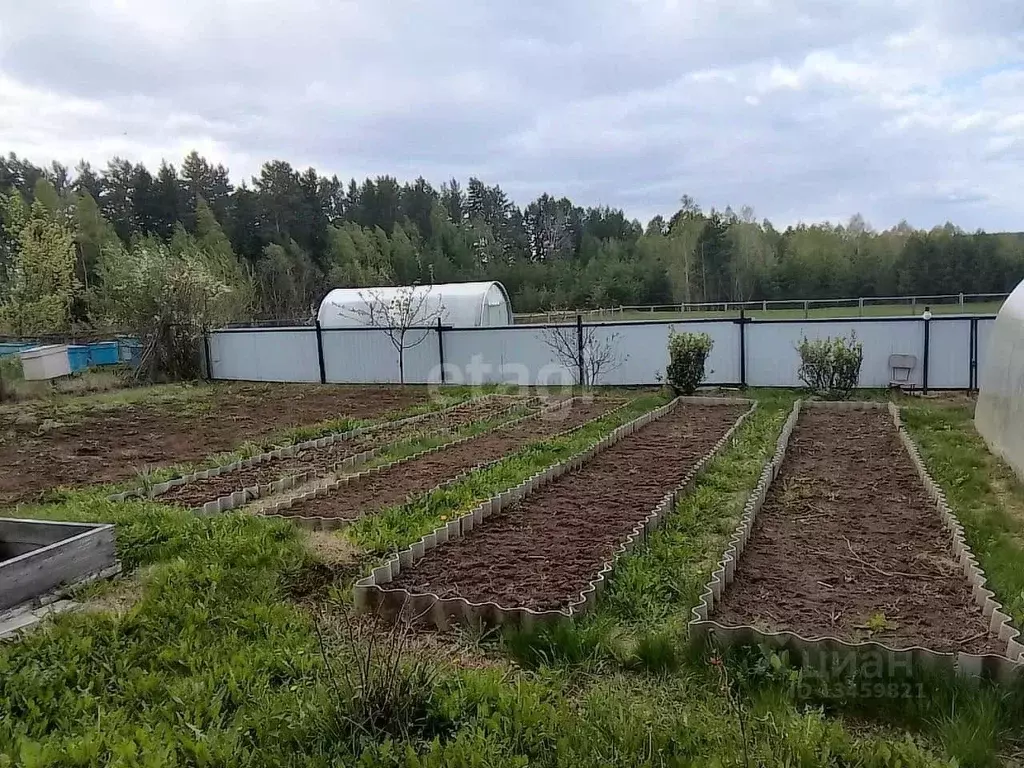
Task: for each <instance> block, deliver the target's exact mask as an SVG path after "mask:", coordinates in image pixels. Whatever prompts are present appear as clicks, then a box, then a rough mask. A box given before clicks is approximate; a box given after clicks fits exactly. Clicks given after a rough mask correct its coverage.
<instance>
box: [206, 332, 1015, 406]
mask: <svg viewBox="0 0 1024 768" xmlns="http://www.w3.org/2000/svg"><path fill="white" fill-rule="evenodd" d="M994 322H995V315H975V316H967V315H935V316H933V317H931V318H930V319H927V320H926V319H924V318H923V317H886V318H875V317H864V318H846V319H815V320H803V319H786V320H781V319H779V320H764V319H755V318H749V317H740V318H736V319H721V320H719V319H697V320H684V321H671V320H664V321H634V322H584V321H583V319H582V317H581V316H578V317H577V321H576V323H573V324H547V325H513V326H504V327H497V328H451V327H446V326H441V325H437V326H431V327H426V328H417V329H414V330H412V331H410V334H413V336H412V338H413V339H419V340H420V341H421V343H419V344H417V345H416V346H415V347H413V348H412V349H408V350H406V352H405V364H404V368H405V382H406V383H419V384H424V383H426V384H489V383H512V384H520V385H524V386H527V385H560V384H574V383H577V382H579V381H580V375H581V371H580V363H579V362H578V361H579V354H578V353H580V352H582V355H583V357H584V359H586V356H587V355H589V354H591V353H592V349H593V348H596V347H604V348H606V349H610V350H611V351H612V353H613V358H614V359H613V360H612V361H611V363H610V364H609V365H608V366H606V368H605V370H604V372H603V373H602V375H601V376H600V378H599V380H598V381H597V382H596V383H597V384H600V385H644V384H657V383H659V382H661V381H662V380H663V377H664V374H665V368H666V365H667V363H668V336H669V332H670V331H671V330H673V329H675V330H677V331H700V332H703V333H707V334H709V335H710V336H711V338H712V341H713V342H714V346H713V348H712V351H711V355H710V356H709V358H708V362H707V376H706V380H705V383H706V384H709V385H719V386H757V387H797V386H800V380H799V377H798V370H799V366H800V357H799V354H798V353H797V350H796V346H797V344H798V343H799V342H800V340H801V339H803V338H808V339H816V338H824V337H828V336H832V337H835V336H839V335H842V336H847V337H849V336H850V335H855V336H856V338H857V340H858V341H860V342H862V343H863V346H864V362H863V365H862V367H861V377H860V386H861V387H870V388H875V387H886V386H889V384H890V382H891V381H892V379H893V372H892V370H891V368H890V366H889V356H890V355H912V356H914V357H915V358H916V364H915V366H914V368H913V370H912V371H911V372H910V376H909V382H908V383H909V384H910V385H911V386H914V387H916V388H920V389H923V390H926V391H927V390H928V389H958V390H973V389H976V388H977V380H978V370H979V369H980V366H981V365H982V362H983V358H984V355H985V353H986V349H987V346H986V344H987V338H988V334H989V332H990V330H991V327H992V324H993V323H994ZM573 330H575V331H576V334H575V337H576V339H578V342H577V345H578V348H577V350H576V352H577V355H571V356H564V355H563V356H559V355H558V354H556V353H555V352H554V351H553V350H552V346H551V344H550V334H552V333H556V332H560V333H572V331H573ZM584 338H585V339H586V340H587V342H589V344H588V343H587V342H584ZM205 348H206V356H207V360H208V366H209V367H208V370H209V372H210V376H211V378H214V379H232V380H248V381H296V382H321V383H347V384H369V383H375V384H376V383H397V382H398V381H399V380H400V378H399V364H398V360H399V357H398V350H397V349H396V348H395V347H394V345H393V344H392V342H391V340H390V338H389V337H388V334H387V333H386V332H385V331H383V330H381V329H377V328H338V329H327V328H321V327H319V326H312V327H310V326H292V327H277V328H224V329H219V330H216V331H212V332H210V333H209V334H207V336H206V340H205Z"/></svg>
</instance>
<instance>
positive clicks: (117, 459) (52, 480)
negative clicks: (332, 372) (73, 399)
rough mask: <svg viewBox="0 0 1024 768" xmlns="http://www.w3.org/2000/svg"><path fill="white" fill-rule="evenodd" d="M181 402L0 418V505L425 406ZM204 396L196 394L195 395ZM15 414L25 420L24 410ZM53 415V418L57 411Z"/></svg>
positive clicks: (220, 399)
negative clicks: (337, 421)
mask: <svg viewBox="0 0 1024 768" xmlns="http://www.w3.org/2000/svg"><path fill="white" fill-rule="evenodd" d="M202 389H209V390H212V391H211V392H209V393H208V394H206V393H203V394H197V397H196V399H195V401H192V400H189V401H184V402H176V403H162V404H133V405H124V406H121V407H118V408H116V409H111V408H105V409H100V408H95V409H93V410H87V411H85V412H82V413H77V412H76V414H75V421H74V423H68V424H61V423H59V421H58V422H57V424H56V425H55V426H54V425H50V426H51V427H52V428H49V429H46V430H45V431H44V430H43V429H41V428H38V427H39V423H38V420H36V421H35V422H33V423H32V424H29V425H27V426H26V425H25V424H19V423H16V422H17V419H18V417H17V416H16V415H15V414H14V413H4V414H0V436H2V440H0V467H2V468H3V471H2V472H0V506H3V505H5V504H14V503H18V502H29V501H33V500H38V499H39V498H40V496H41V494H42V493H43V492H44V491H46V490H49V489H51V488H55V487H57V486H65V487H72V486H81V485H89V484H94V483H108V482H114V481H118V480H124V479H126V478H129V477H132V476H133V475H135V474H137V473H138V472H140V471H142V470H144V469H151V468H154V467H158V466H162V465H167V464H173V463H177V462H187V461H198V460H200V459H202V458H204V457H206V456H208V455H209V454H213V453H219V452H222V451H228V450H231V449H233V448H235V447H237V446H238V445H240V444H242V443H244V442H245V441H247V440H259V439H261V438H265V437H267V436H268V435H270V434H272V433H274V432H277V431H280V430H284V429H288V428H292V427H297V426H301V425H305V424H314V423H316V422H318V421H324V420H326V419H333V418H342V417H350V418H354V419H368V418H381V417H386V416H387V415H388V414H389V413H391V412H394V411H399V410H402V409H405V408H408V407H410V406H412V405H415V404H417V403H423V402H426V401H427V400H428V399H429V398H430V391H429V390H428V389H427V388H426V387H404V388H399V387H375V386H363V387H350V386H319V385H316V386H312V385H294V384H230V385H216V386H213V387H209V388H206V387H204V388H202ZM204 394H205V396H203V395H204ZM18 413H20V415H21V417H22V418H23V419H24V418H25V416H26V414H25V413H21V412H18ZM58 419H59V415H58Z"/></svg>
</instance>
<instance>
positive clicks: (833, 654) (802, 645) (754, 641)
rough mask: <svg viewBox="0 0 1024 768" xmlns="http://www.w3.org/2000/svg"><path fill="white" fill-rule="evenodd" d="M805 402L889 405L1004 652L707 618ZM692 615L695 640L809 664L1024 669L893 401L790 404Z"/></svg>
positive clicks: (1005, 619)
mask: <svg viewBox="0 0 1024 768" xmlns="http://www.w3.org/2000/svg"><path fill="white" fill-rule="evenodd" d="M803 407H811V408H832V409H835V410H857V409H859V410H873V409H878V410H881V409H888V411H889V413H890V415H891V416H892V418H893V424H894V426H895V427H896V429H897V432H898V434H899V436H900V441H901V442H902V443H903V446H904V448H905V449H906V450H907V453H908V454H909V455H910V458H911V460H912V461H913V463H914V465H915V466H916V467H917V471H918V475H919V476H920V478H921V481H922V482H923V483H924V486H925V489H926V491H927V493H928V495H929V497H930V498H931V499H932V501H933V502H934V504H935V506H936V510H937V511H938V512H939V514H940V516H941V517H942V520H943V522H944V523H945V524H946V527H947V529H948V530H949V531H950V534H951V537H952V547H953V551H954V553H955V554H956V556H957V558H958V559H959V562H960V565H961V567H962V569H963V571H964V575H965V577H966V578H967V580H968V583H969V584H970V586H971V590H972V596H973V599H974V601H975V603H976V604H977V605H978V606H979V607H980V608H981V609H982V611H983V615H984V616H986V617H988V618H989V632H990V633H991V634H992V635H993V636H995V637H998V638H999V639H1000V640H1001V641H1004V642H1006V644H1007V650H1006V656H1005V657H1004V656H995V655H991V654H988V655H975V654H968V653H952V652H941V653H940V652H938V651H933V650H930V649H928V648H923V647H921V646H907V647H892V646H888V645H885V644H883V643H875V642H863V643H853V642H847V641H844V640H841V639H839V638H837V637H835V636H831V635H829V636H822V637H811V638H806V637H803V636H801V635H798V634H796V633H795V632H767V631H761V630H759V629H756V628H755V627H753V626H750V625H743V626H739V627H736V626H727V625H724V624H720V623H718V622H717V621H714V620H713V619H711V618H710V616H711V614H712V612H713V611H714V608H715V604H716V603H717V602H718V601H720V600H721V599H722V595H723V594H724V592H725V590H726V589H727V588H728V586H729V584H731V583H732V581H733V579H734V577H735V572H736V564H737V562H738V560H739V558H740V557H741V556H742V554H743V550H744V548H745V547H746V544H747V542H748V541H749V540H750V536H751V535H752V532H753V527H754V520H755V518H756V517H757V513H758V512H759V511H760V509H761V507H762V505H763V504H764V502H765V499H766V498H767V495H768V489H769V487H770V486H771V484H772V482H773V481H774V480H775V478H776V477H778V474H779V471H780V469H781V467H782V463H783V461H784V459H785V457H786V449H787V447H788V445H789V439H790V437H791V435H792V434H793V430H794V428H795V427H796V423H797V420H798V419H799V417H800V412H801V409H802V408H803ZM691 615H692V617H693V618H692V619H691V621H690V624H689V627H690V638H691V640H692V641H694V642H697V643H700V642H704V641H706V640H707V639H708V638H709V637H712V636H713V637H714V638H715V639H716V640H717V641H719V642H721V643H722V644H723V645H726V646H733V645H763V646H767V647H769V648H772V649H775V650H788V651H796V652H798V653H800V654H801V655H802V657H803V658H804V659H806V660H810V661H812V663H813V662H814V660H818V661H825V662H826V663H827V661H828V660H830V659H831V660H832V661H833V662H834V663H838V664H841V665H842V666H843V667H845V668H849V665H850V663H851V662H852V663H853V664H856V662H857V659H858V656H861V657H862V658H866V659H869V660H870V663H873V664H875V665H878V664H879V661H880V660H884V665H885V666H884V668H888V669H894V668H896V667H902V668H904V669H908V668H932V669H934V668H946V669H948V670H950V671H955V672H956V673H958V674H961V675H964V676H968V677H985V678H990V679H995V680H999V681H1009V680H1012V679H1015V678H1017V677H1019V676H1021V675H1022V672H1024V645H1022V644H1021V643H1020V642H1019V641H1018V638H1019V637H1020V633H1019V632H1018V631H1017V630H1016V629H1014V628H1013V626H1012V625H1011V623H1010V617H1009V616H1008V615H1007V614H1006V613H1004V612H1003V611H1002V606H1001V605H1000V604H999V603H998V602H996V601H995V600H994V593H993V592H992V591H991V590H989V589H986V588H985V575H984V572H983V571H982V570H981V568H979V567H978V562H977V559H976V558H975V557H974V555H973V554H972V553H971V551H970V548H969V547H968V546H967V543H966V542H965V540H964V532H963V526H961V525H960V523H959V521H958V520H957V518H956V515H955V514H954V513H953V511H952V509H951V508H950V507H949V504H948V503H947V502H946V497H945V494H944V493H943V492H942V490H941V489H940V488H939V486H938V484H937V483H936V482H935V481H934V480H933V479H932V477H931V475H930V474H929V472H928V470H927V468H926V467H925V465H924V462H923V461H922V459H921V455H920V452H919V450H918V448H917V446H916V445H915V444H914V441H913V440H912V439H911V437H910V435H909V434H908V433H907V431H906V429H905V428H904V427H903V422H902V420H901V418H900V413H899V408H897V407H896V406H895V405H894V404H892V403H889V404H888V405H886V404H884V403H869V402H807V403H805V402H803V401H801V400H797V401H796V402H795V403H794V404H793V409H792V411H791V412H790V414H789V417H788V418H787V419H786V422H785V424H784V426H783V428H782V432H781V434H780V435H779V439H778V441H777V442H776V447H775V453H774V455H773V456H772V457H771V459H769V460H768V462H767V463H766V464H765V466H764V469H763V471H762V472H761V477H760V479H759V480H758V482H757V486H756V487H755V488H754V491H753V492H752V493H751V495H750V497H749V498H748V499H747V502H746V505H745V506H744V509H743V515H742V518H741V520H740V523H739V525H738V526H737V528H736V530H735V532H734V533H733V534H732V538H731V539H730V541H729V544H728V545H727V546H726V549H725V552H724V554H723V555H722V558H721V560H720V561H719V563H718V567H717V568H715V570H714V571H712V574H711V579H710V580H709V581H708V582H707V584H706V585H705V588H704V592H703V593H702V594H701V596H700V599H699V602H698V604H697V605H696V606H695V607H694V608H693V610H692V613H691Z"/></svg>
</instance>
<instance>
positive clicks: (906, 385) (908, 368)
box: [889, 355, 917, 389]
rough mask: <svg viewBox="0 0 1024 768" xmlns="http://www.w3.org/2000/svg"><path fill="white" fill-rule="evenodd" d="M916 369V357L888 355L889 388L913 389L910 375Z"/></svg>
mask: <svg viewBox="0 0 1024 768" xmlns="http://www.w3.org/2000/svg"><path fill="white" fill-rule="evenodd" d="M916 367H917V356H916V355H889V371H890V374H889V386H890V387H895V388H897V389H913V388H914V384H913V382H911V380H910V375H911V374H912V373H913V372H914V369H915V368H916Z"/></svg>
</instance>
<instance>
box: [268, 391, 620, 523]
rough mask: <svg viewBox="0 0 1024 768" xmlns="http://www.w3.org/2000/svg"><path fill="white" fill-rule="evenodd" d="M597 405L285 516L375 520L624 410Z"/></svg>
mask: <svg viewBox="0 0 1024 768" xmlns="http://www.w3.org/2000/svg"><path fill="white" fill-rule="evenodd" d="M622 402H623V401H622V400H612V399H604V398H600V399H595V400H593V401H590V402H580V403H575V404H573V405H571V406H569V407H566V408H562V409H558V410H556V411H554V412H552V413H550V414H541V415H539V416H536V417H534V418H531V419H527V420H525V421H523V422H521V423H519V424H515V425H513V426H510V427H507V428H499V429H496V430H493V431H491V432H485V433H483V434H481V435H479V436H477V437H475V438H473V439H471V440H467V441H465V442H462V443H459V444H457V445H453V446H451V447H450V448H443V449H441V450H439V451H436V452H434V453H428V454H426V455H424V456H421V457H420V458H418V459H412V460H410V461H407V462H404V463H402V464H398V465H397V466H395V467H393V468H391V469H389V470H385V471H382V472H380V473H376V474H371V475H364V476H363V477H359V478H354V479H353V480H352V481H351V482H349V483H346V484H345V485H344V486H342V487H341V488H339V489H338V490H336V491H335V492H334V493H332V494H331V495H329V496H324V497H322V498H318V499H312V500H309V501H304V502H300V503H298V504H295V505H294V506H292V507H289V508H288V509H285V510H282V511H281V514H283V515H287V516H289V517H327V518H334V519H341V520H355V519H356V518H358V517H360V516H362V515H366V514H372V513H373V512H376V511H379V510H381V509H385V508H387V507H390V506H394V505H396V504H401V503H403V502H405V501H406V500H407V499H408V498H410V497H411V496H414V495H416V494H419V493H425V492H427V491H430V490H431V489H432V488H434V487H435V486H437V485H438V484H439V483H443V482H444V481H445V480H449V479H450V478H452V477H455V476H456V475H458V474H461V473H462V472H466V471H469V470H471V469H473V468H474V467H478V466H480V465H481V464H485V463H487V462H491V461H494V460H496V459H500V458H501V457H503V456H506V455H508V454H512V453H515V452H516V451H519V450H521V449H522V448H525V447H526V446H527V445H529V444H530V443H533V442H536V441H538V440H543V439H544V438H547V437H551V436H553V435H556V434H558V433H560V432H564V431H566V430H568V429H572V428H574V427H577V426H579V425H581V424H583V423H585V422H587V421H589V420H591V419H593V418H596V417H598V416H600V415H602V414H604V413H607V412H608V411H610V410H611V409H612V408H615V407H617V406H619V405H621V404H622Z"/></svg>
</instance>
